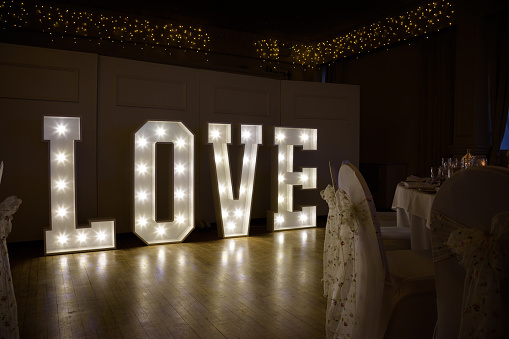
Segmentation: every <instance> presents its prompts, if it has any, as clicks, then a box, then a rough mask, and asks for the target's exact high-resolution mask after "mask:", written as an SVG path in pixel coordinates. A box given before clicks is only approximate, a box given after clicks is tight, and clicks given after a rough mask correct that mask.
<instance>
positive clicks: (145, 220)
mask: <svg viewBox="0 0 509 339" xmlns="http://www.w3.org/2000/svg"><path fill="white" fill-rule="evenodd" d="M147 224H148V218H147V217H144V216H140V217H139V218H138V225H140V226H141V227H145V226H147Z"/></svg>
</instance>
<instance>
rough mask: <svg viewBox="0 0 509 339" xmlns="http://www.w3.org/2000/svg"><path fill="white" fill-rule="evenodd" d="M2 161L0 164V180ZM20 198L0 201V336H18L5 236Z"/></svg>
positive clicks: (12, 197) (13, 197) (14, 299)
mask: <svg viewBox="0 0 509 339" xmlns="http://www.w3.org/2000/svg"><path fill="white" fill-rule="evenodd" d="M2 171H3V162H2V163H1V164H0V181H1V179H2ZM20 204H21V200H20V199H18V198H17V197H15V196H11V197H8V198H7V199H5V200H4V201H2V202H1V203H0V237H1V239H2V243H1V244H0V338H19V330H18V309H17V305H16V298H15V296H14V288H13V286H12V276H11V267H10V264H9V253H8V252H7V242H6V239H7V236H8V235H9V233H10V232H11V229H12V223H11V220H12V215H13V214H14V213H16V211H17V210H18V207H19V205H20Z"/></svg>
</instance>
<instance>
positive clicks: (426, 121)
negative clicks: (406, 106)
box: [419, 27, 456, 175]
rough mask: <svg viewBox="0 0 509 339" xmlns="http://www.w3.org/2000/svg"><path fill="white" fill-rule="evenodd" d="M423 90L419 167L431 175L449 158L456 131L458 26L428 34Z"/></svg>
mask: <svg viewBox="0 0 509 339" xmlns="http://www.w3.org/2000/svg"><path fill="white" fill-rule="evenodd" d="M423 53H424V66H423V67H424V82H425V83H424V92H425V93H423V98H424V100H423V107H422V114H421V116H422V118H421V126H420V128H419V133H420V140H421V144H420V155H421V156H420V157H419V158H420V162H421V163H420V164H419V167H420V168H425V169H426V172H425V173H426V175H429V168H430V167H431V166H439V165H440V161H441V159H442V158H447V157H450V154H449V146H450V145H452V144H453V137H454V135H453V131H454V83H455V64H456V29H455V28H454V27H451V28H449V29H446V30H442V31H440V32H436V33H435V34H432V35H430V36H428V38H427V39H426V40H425V41H424V47H423Z"/></svg>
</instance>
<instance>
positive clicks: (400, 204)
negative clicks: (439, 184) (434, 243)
mask: <svg viewBox="0 0 509 339" xmlns="http://www.w3.org/2000/svg"><path fill="white" fill-rule="evenodd" d="M434 199H435V194H431V193H423V192H420V191H418V190H415V189H409V188H406V187H405V186H403V184H402V183H400V184H398V186H397V187H396V192H395V193H394V200H393V201H392V209H393V210H395V211H396V212H397V215H396V216H397V225H398V226H399V227H410V232H411V236H410V244H411V247H412V249H414V250H423V249H425V250H431V235H430V231H429V222H430V215H431V205H433V200H434Z"/></svg>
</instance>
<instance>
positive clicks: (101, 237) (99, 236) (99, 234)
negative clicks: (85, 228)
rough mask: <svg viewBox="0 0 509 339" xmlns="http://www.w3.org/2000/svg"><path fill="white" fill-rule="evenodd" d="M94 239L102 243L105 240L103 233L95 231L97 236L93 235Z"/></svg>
mask: <svg viewBox="0 0 509 339" xmlns="http://www.w3.org/2000/svg"><path fill="white" fill-rule="evenodd" d="M95 237H96V238H97V240H99V241H104V239H106V233H104V231H97V234H96V235H95Z"/></svg>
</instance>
